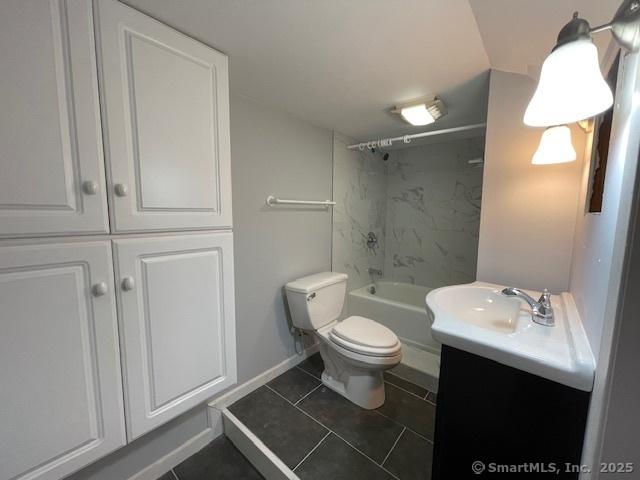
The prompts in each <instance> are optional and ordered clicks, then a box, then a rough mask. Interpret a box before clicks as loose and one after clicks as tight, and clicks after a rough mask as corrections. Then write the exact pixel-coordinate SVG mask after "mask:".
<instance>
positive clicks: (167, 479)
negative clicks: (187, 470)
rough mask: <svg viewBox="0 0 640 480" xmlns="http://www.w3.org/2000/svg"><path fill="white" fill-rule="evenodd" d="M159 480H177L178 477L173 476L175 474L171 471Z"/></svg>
mask: <svg viewBox="0 0 640 480" xmlns="http://www.w3.org/2000/svg"><path fill="white" fill-rule="evenodd" d="M158 480H176V477H174V476H173V473H171V471H168V472H167V473H165V474H164V475H162V476H161V477H160V478H158Z"/></svg>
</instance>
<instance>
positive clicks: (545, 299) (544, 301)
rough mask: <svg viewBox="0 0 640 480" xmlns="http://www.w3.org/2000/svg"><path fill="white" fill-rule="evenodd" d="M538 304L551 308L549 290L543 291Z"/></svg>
mask: <svg viewBox="0 0 640 480" xmlns="http://www.w3.org/2000/svg"><path fill="white" fill-rule="evenodd" d="M538 303H539V304H541V305H543V306H544V307H545V308H551V292H549V290H548V289H547V288H545V289H544V290H543V291H542V295H540V298H539V299H538Z"/></svg>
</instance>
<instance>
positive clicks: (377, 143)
mask: <svg viewBox="0 0 640 480" xmlns="http://www.w3.org/2000/svg"><path fill="white" fill-rule="evenodd" d="M486 126H487V124H486V123H476V124H474V125H465V126H464V127H454V128H445V129H443V130H432V131H430V132H422V133H413V134H411V135H403V136H401V137H392V138H379V139H378V140H370V141H368V142H362V143H355V144H353V145H349V146H348V147H347V148H348V149H349V150H355V149H356V148H357V149H358V150H364V149H365V148H368V149H371V148H382V147H390V146H392V145H393V142H400V141H402V142H404V143H410V142H411V140H412V139H414V138H422V137H431V136H434V135H442V134H444V133H454V132H464V131H466V130H475V129H476V128H482V127H486Z"/></svg>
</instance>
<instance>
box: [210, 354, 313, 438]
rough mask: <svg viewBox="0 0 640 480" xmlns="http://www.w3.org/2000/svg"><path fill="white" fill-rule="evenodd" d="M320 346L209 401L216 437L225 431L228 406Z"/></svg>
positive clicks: (300, 360) (297, 362)
mask: <svg viewBox="0 0 640 480" xmlns="http://www.w3.org/2000/svg"><path fill="white" fill-rule="evenodd" d="M319 348H320V347H319V345H318V344H315V345H312V346H311V347H309V348H307V349H306V350H305V351H304V352H303V354H302V355H294V356H292V357H289V358H287V359H286V360H284V361H282V362H280V363H279V364H277V365H276V366H274V367H272V368H270V369H269V370H267V371H265V372H262V373H261V374H260V375H257V376H255V377H253V378H252V379H251V380H248V381H246V382H245V383H243V384H241V385H238V386H237V387H235V388H234V389H233V390H230V391H228V392H227V393H225V394H224V395H222V396H220V397H218V398H216V399H215V400H213V401H211V402H209V408H208V409H207V410H208V412H209V425H210V426H211V429H212V430H213V435H214V438H215V437H218V436H219V435H222V434H223V433H224V423H223V419H222V411H223V410H224V409H225V408H227V407H228V406H229V405H231V404H232V403H234V402H235V401H237V400H239V399H241V398H242V397H244V396H246V395H248V394H250V393H251V392H253V391H254V390H256V389H258V388H260V387H261V386H263V385H265V384H266V383H268V382H270V381H271V380H273V379H274V378H276V377H277V376H279V375H281V374H283V373H284V372H286V371H287V370H289V369H290V368H292V367H294V366H296V365H297V364H299V363H300V362H302V361H303V360H305V359H306V358H308V357H310V356H311V355H313V354H315V353H317V352H318V350H319Z"/></svg>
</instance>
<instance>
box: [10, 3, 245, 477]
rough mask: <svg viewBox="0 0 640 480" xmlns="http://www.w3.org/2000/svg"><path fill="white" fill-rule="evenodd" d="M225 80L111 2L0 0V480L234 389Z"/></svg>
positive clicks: (220, 70)
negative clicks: (85, 236) (93, 237)
mask: <svg viewBox="0 0 640 480" xmlns="http://www.w3.org/2000/svg"><path fill="white" fill-rule="evenodd" d="M94 22H95V23H94ZM96 52H97V53H96ZM228 88H229V87H228V71H227V57H226V56H225V55H223V54H221V53H219V52H216V51H215V50H213V49H211V48H209V47H207V46H205V45H203V44H201V43H199V42H196V41H195V40H192V39H190V38H188V37H186V36H184V35H182V34H180V33H178V32H176V31H175V30H172V29H171V28H169V27H167V26H165V25H162V24H161V23H159V22H157V21H155V20H153V19H151V18H149V17H147V16H145V15H143V14H141V13H139V12H137V11H135V10H133V9H131V8H129V7H127V6H125V5H123V4H121V3H119V2H117V1H115V0H96V1H94V2H92V1H91V0H0V239H1V240H0V480H47V479H59V478H62V477H63V476H65V475H68V474H70V473H72V472H74V471H76V470H78V469H80V468H82V467H84V466H86V465H88V464H89V463H92V462H93V461H95V460H97V459H98V458H101V457H103V456H105V455H106V454H108V453H109V452H111V451H113V450H115V449H117V448H118V447H120V446H122V445H124V444H126V442H127V440H129V441H130V440H132V439H134V438H137V437H139V436H140V435H142V434H144V433H145V432H148V431H149V430H151V429H153V428H155V427H157V426H159V425H161V424H162V423H165V422H166V421H168V420H170V419H171V418H173V417H175V416H176V415H179V414H180V413H182V412H185V411H187V410H188V409H190V408H192V407H194V406H196V405H197V404H199V403H201V402H204V401H206V400H208V399H209V398H210V397H212V396H213V395H215V394H216V393H218V392H220V391H221V390H222V389H224V388H226V387H228V386H230V385H232V384H233V383H235V381H236V363H235V362H236V357H235V317H234V277H233V241H232V234H231V232H230V228H231V225H232V221H231V220H232V215H231V173H230V152H229V99H228V96H229V92H228ZM103 139H104V145H103ZM103 147H104V148H103ZM186 230H191V231H192V232H185V231H186ZM204 230H209V232H204ZM212 230H215V232H212ZM225 230H226V231H225ZM169 231H174V235H177V234H176V233H175V231H180V235H179V236H160V235H159V234H157V235H155V236H153V237H152V236H151V235H150V234H149V232H156V233H158V232H164V234H165V235H168V233H167V232H169ZM123 232H125V233H140V232H142V233H146V235H144V236H143V235H128V236H127V237H124V236H122V235H108V236H107V235H102V236H101V237H97V238H100V239H101V240H99V241H98V240H94V241H90V240H86V241H81V240H80V239H79V238H73V239H66V241H65V240H55V242H56V243H50V242H54V241H53V240H51V241H50V242H49V243H44V242H45V240H43V239H39V240H35V239H29V240H21V241H20V242H16V241H11V242H12V243H9V240H5V239H6V238H21V237H45V236H49V235H58V236H62V235H68V236H72V235H73V236H76V235H79V234H112V233H113V234H116V233H123ZM136 237H137V238H136ZM47 242H48V241H47ZM112 251H113V252H115V255H114V257H113V258H112ZM116 305H117V309H116ZM120 349H122V352H120ZM120 353H122V357H121V356H120ZM125 425H126V432H125Z"/></svg>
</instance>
